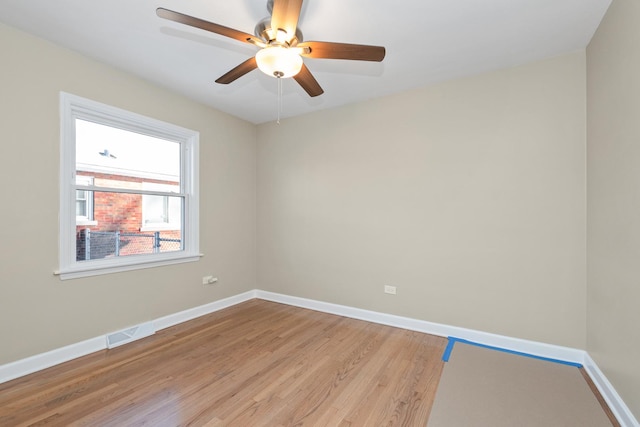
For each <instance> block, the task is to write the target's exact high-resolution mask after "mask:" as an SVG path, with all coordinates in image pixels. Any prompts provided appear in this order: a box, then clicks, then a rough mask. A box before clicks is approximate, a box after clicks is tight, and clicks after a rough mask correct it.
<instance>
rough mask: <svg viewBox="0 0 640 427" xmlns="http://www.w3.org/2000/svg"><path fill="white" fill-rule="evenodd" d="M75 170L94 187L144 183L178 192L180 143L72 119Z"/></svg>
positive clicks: (141, 184)
mask: <svg viewBox="0 0 640 427" xmlns="http://www.w3.org/2000/svg"><path fill="white" fill-rule="evenodd" d="M75 126H76V173H77V174H87V173H90V174H91V175H92V177H93V185H95V186H96V187H111V188H122V189H138V190H139V189H142V186H143V183H144V182H158V183H166V184H172V185H171V186H170V187H167V190H166V191H171V192H176V193H177V192H179V191H180V144H179V143H178V142H174V141H168V140H166V139H160V138H155V137H151V136H147V135H142V134H139V133H136V132H130V131H126V130H122V129H117V128H113V127H110V126H105V125H100V124H96V123H92V122H88V121H85V120H80V119H76V120H75Z"/></svg>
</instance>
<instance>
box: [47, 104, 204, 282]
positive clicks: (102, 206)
mask: <svg viewBox="0 0 640 427" xmlns="http://www.w3.org/2000/svg"><path fill="white" fill-rule="evenodd" d="M60 108H61V122H62V123H61V168H60V170H61V176H60V270H59V271H58V272H57V273H58V274H60V277H61V278H62V279H68V278H75V277H82V276H90V275H96V274H104V273H111V272H116V271H125V270H131V269H138V268H148V267H154V266H159V265H167V264H174V263H178V262H188V261H195V260H198V259H199V257H200V254H199V250H198V192H197V189H198V185H197V177H198V171H197V156H198V133H197V132H194V131H191V130H188V129H183V128H180V127H178V126H174V125H171V124H168V123H164V122H160V121H158V120H154V119H150V118H148V117H143V116H140V115H137V114H134V113H130V112H127V111H124V110H120V109H117V108H114V107H110V106H107V105H104V104H99V103H97V102H94V101H90V100H87V99H83V98H80V97H77V96H74V95H69V94H66V93H61V95H60Z"/></svg>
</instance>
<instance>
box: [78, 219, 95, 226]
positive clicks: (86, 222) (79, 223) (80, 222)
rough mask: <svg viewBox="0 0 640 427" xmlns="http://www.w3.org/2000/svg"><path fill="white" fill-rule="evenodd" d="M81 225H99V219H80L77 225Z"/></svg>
mask: <svg viewBox="0 0 640 427" xmlns="http://www.w3.org/2000/svg"><path fill="white" fill-rule="evenodd" d="M79 225H90V226H94V225H98V221H90V220H88V219H78V220H76V226H79Z"/></svg>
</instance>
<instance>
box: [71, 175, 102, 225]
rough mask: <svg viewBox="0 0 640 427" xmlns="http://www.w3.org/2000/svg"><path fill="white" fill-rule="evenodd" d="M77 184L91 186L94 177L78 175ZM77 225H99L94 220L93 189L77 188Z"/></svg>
mask: <svg viewBox="0 0 640 427" xmlns="http://www.w3.org/2000/svg"><path fill="white" fill-rule="evenodd" d="M76 185H78V186H87V187H90V186H92V185H93V178H92V177H90V176H82V175H76ZM76 225H97V222H96V221H94V220H93V192H92V191H87V190H76Z"/></svg>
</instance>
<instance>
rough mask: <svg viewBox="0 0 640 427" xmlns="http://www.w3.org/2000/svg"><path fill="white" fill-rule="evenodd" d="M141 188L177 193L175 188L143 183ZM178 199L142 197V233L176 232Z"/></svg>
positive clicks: (179, 208)
mask: <svg viewBox="0 0 640 427" xmlns="http://www.w3.org/2000/svg"><path fill="white" fill-rule="evenodd" d="M142 188H143V189H145V190H152V191H165V192H177V186H175V185H169V184H157V183H153V182H143V183H142ZM181 213H182V210H181V205H180V199H178V198H177V197H170V196H155V195H149V194H144V195H143V196H142V225H141V230H142V231H151V230H176V229H179V227H180V218H181V216H182V215H181Z"/></svg>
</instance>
